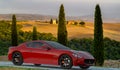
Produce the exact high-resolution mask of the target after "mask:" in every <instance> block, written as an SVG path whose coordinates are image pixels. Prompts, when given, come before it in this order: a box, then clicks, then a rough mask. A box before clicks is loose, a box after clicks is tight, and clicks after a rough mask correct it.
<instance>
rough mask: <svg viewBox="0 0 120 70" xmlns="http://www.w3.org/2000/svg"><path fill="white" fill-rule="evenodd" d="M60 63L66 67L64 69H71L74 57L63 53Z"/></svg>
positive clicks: (62, 66)
mask: <svg viewBox="0 0 120 70" xmlns="http://www.w3.org/2000/svg"><path fill="white" fill-rule="evenodd" d="M59 64H60V66H61V68H64V69H71V68H72V65H73V63H72V59H71V57H70V56H68V55H62V56H61V57H60V59H59Z"/></svg>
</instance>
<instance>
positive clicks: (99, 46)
mask: <svg viewBox="0 0 120 70" xmlns="http://www.w3.org/2000/svg"><path fill="white" fill-rule="evenodd" d="M102 24H103V22H102V17H101V10H100V7H99V5H98V4H97V5H96V8H95V18H94V56H95V59H96V63H95V65H97V66H102V65H103V63H104V43H103V27H102Z"/></svg>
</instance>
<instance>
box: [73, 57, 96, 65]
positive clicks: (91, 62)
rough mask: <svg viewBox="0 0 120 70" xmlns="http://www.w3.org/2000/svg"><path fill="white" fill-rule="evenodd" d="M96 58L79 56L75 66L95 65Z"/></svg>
mask: <svg viewBox="0 0 120 70" xmlns="http://www.w3.org/2000/svg"><path fill="white" fill-rule="evenodd" d="M94 62H95V60H94V59H85V58H78V59H76V60H75V61H74V65H75V66H80V65H82V66H93V65H94Z"/></svg>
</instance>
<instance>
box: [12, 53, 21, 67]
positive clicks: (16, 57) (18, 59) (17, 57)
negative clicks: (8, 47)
mask: <svg viewBox="0 0 120 70" xmlns="http://www.w3.org/2000/svg"><path fill="white" fill-rule="evenodd" d="M12 62H13V64H14V65H22V64H23V57H22V55H21V53H20V52H15V53H13V55H12Z"/></svg>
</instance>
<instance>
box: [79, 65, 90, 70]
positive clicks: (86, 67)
mask: <svg viewBox="0 0 120 70" xmlns="http://www.w3.org/2000/svg"><path fill="white" fill-rule="evenodd" d="M89 67H90V66H80V68H82V69H88V68H89Z"/></svg>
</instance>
